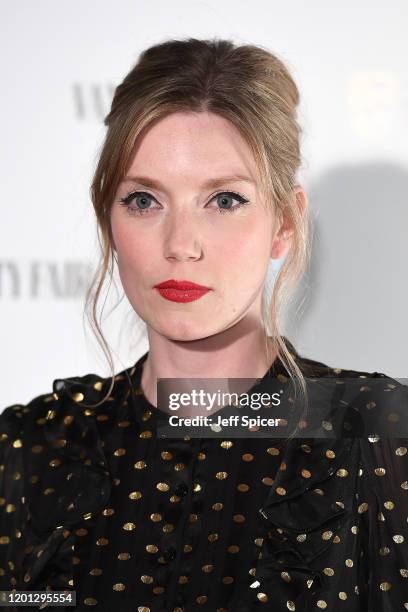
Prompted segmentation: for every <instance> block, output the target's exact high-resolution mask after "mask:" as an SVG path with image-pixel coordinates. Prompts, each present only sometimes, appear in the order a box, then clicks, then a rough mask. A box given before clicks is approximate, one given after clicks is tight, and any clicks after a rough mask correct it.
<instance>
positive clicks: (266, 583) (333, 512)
mask: <svg viewBox="0 0 408 612" xmlns="http://www.w3.org/2000/svg"><path fill="white" fill-rule="evenodd" d="M352 443H353V441H352V440H350V439H340V440H319V439H314V440H309V441H308V440H299V439H297V440H295V439H292V440H290V441H289V442H288V445H287V448H286V453H285V456H284V458H283V460H284V462H285V464H286V465H287V466H288V467H287V469H286V470H283V471H280V470H279V471H278V473H277V476H276V479H275V481H274V484H273V486H272V487H271V489H270V491H269V494H268V496H267V499H266V502H265V504H264V505H263V507H262V508H260V509H259V512H260V514H261V516H262V517H263V519H264V520H265V521H266V525H267V530H268V537H267V538H265V539H264V542H263V545H262V548H261V554H260V557H259V559H258V561H257V565H256V573H255V576H256V580H255V582H254V583H253V585H252V586H253V588H256V589H257V590H259V591H261V592H262V591H263V592H265V591H266V592H271V593H273V596H274V599H275V600H277V601H281V600H283V601H290V602H293V603H294V604H296V602H297V601H299V600H300V598H301V597H302V594H304V593H305V590H310V592H311V593H316V592H318V591H319V590H320V589H321V588H324V587H325V586H326V585H327V584H328V582H327V576H325V574H324V573H323V572H322V571H320V570H317V569H315V568H314V567H313V562H314V561H315V559H317V558H318V557H320V555H322V554H323V553H324V552H325V551H326V550H327V549H328V548H329V547H330V546H331V545H332V543H333V540H335V538H336V536H337V534H338V532H339V531H340V530H341V528H342V527H343V525H344V524H345V522H346V521H347V520H348V518H349V516H350V511H349V510H347V509H346V508H344V507H343V504H340V503H338V502H336V499H339V497H338V493H339V486H341V484H340V481H341V480H342V479H341V478H338V477H337V476H338V475H339V474H338V473H337V472H338V470H345V469H346V468H347V467H348V465H349V460H348V457H349V453H350V451H351V445H352ZM306 457H307V461H305V458H306ZM305 463H307V464H308V465H309V466H310V468H309V469H310V471H309V470H305V469H304V466H305ZM289 466H291V470H290V472H288V471H287V470H289ZM300 466H301V467H300ZM296 467H298V469H296ZM340 475H341V472H340ZM336 481H337V482H336ZM319 485H322V486H324V492H323V491H322V489H321V488H320V487H319Z"/></svg>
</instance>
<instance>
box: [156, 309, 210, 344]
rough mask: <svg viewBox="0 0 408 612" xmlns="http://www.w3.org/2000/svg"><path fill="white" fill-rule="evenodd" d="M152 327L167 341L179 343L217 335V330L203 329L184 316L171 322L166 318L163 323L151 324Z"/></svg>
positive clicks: (200, 325)
mask: <svg viewBox="0 0 408 612" xmlns="http://www.w3.org/2000/svg"><path fill="white" fill-rule="evenodd" d="M152 327H153V328H154V329H156V330H157V331H158V332H159V333H160V334H161V335H162V336H165V337H166V338H168V339H169V340H174V341H180V342H193V341H194V340H202V339H204V338H208V337H209V336H213V335H215V334H216V333H217V330H211V329H205V326H204V325H202V324H200V322H197V321H194V320H192V318H191V317H189V316H188V315H184V316H183V317H182V318H178V317H174V319H173V320H171V318H170V317H167V319H166V321H165V322H163V323H160V322H156V324H155V323H154V322H153V325H152Z"/></svg>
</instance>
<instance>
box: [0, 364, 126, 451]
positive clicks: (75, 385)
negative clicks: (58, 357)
mask: <svg viewBox="0 0 408 612" xmlns="http://www.w3.org/2000/svg"><path fill="white" fill-rule="evenodd" d="M129 374H131V368H128V369H126V370H123V371H121V372H119V373H118V374H116V375H114V376H113V377H111V376H108V377H103V376H100V375H98V374H95V373H93V372H91V373H87V374H84V375H75V376H66V377H61V378H55V379H54V380H53V381H52V383H51V384H50V389H49V390H48V391H47V392H44V393H41V394H38V395H36V396H35V397H33V398H32V399H31V400H30V401H28V402H27V403H15V404H12V405H9V406H6V407H5V408H4V409H3V410H2V411H1V412H0V453H2V455H3V456H4V455H5V454H8V453H7V449H8V448H10V447H11V449H18V448H20V447H22V445H23V442H27V443H29V442H30V441H31V440H34V439H39V438H40V437H44V438H45V437H48V438H49V437H50V436H49V435H48V436H47V433H46V432H47V430H49V431H51V430H52V429H53V426H52V424H53V423H57V422H58V423H64V424H68V423H69V422H70V419H72V418H75V419H76V420H77V421H78V422H79V423H80V425H81V428H84V427H85V426H84V424H83V422H84V421H85V419H84V417H86V421H87V423H88V425H89V423H90V419H89V417H92V416H97V415H98V414H99V412H100V411H101V410H104V409H105V408H106V406H109V407H111V409H113V408H114V406H115V404H116V402H115V400H119V399H120V398H121V397H123V396H124V395H125V394H126V393H129V391H130V389H131V388H132V384H131V376H129ZM64 419H65V422H64ZM46 425H47V426H46ZM45 426H46V427H45Z"/></svg>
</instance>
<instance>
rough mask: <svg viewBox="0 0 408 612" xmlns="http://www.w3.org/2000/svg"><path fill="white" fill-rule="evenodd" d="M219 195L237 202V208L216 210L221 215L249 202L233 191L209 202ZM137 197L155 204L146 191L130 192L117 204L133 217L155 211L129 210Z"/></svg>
mask: <svg viewBox="0 0 408 612" xmlns="http://www.w3.org/2000/svg"><path fill="white" fill-rule="evenodd" d="M220 195H227V196H232V197H233V198H234V199H236V200H238V202H239V204H238V205H237V206H234V207H233V208H224V209H223V208H218V212H219V213H221V214H222V215H223V214H225V213H233V212H235V211H237V210H238V209H239V208H241V207H242V206H246V205H247V203H248V202H249V200H247V199H246V198H244V196H242V195H241V194H239V193H236V192H235V191H220V192H218V193H216V194H214V195H213V196H211V199H210V202H211V201H212V200H214V199H215V198H217V197H218V196H220ZM138 196H147V197H148V198H152V199H153V200H154V201H155V202H157V200H156V198H155V197H154V196H153V195H152V194H151V193H148V192H147V191H132V192H131V193H129V194H128V195H127V196H125V197H124V198H120V200H119V203H120V204H121V205H124V206H127V212H128V213H129V214H131V215H135V214H136V215H137V214H139V215H144V214H146V213H147V214H149V212H150V211H151V210H155V209H154V208H153V209H152V208H145V209H141V208H131V207H130V202H131V201H132V200H133V199H134V198H136V197H138Z"/></svg>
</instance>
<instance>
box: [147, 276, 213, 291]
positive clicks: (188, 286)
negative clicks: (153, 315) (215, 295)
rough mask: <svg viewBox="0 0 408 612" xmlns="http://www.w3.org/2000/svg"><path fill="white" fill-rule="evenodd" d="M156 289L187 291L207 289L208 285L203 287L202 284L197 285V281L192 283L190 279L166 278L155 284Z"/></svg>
mask: <svg viewBox="0 0 408 612" xmlns="http://www.w3.org/2000/svg"><path fill="white" fill-rule="evenodd" d="M155 287H157V289H179V290H180V291H189V290H194V289H198V290H200V291H209V289H210V288H209V287H204V285H197V283H192V282H190V281H184V280H183V281H176V280H173V279H171V280H167V281H164V282H163V283H159V284H158V285H155Z"/></svg>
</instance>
